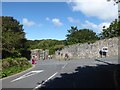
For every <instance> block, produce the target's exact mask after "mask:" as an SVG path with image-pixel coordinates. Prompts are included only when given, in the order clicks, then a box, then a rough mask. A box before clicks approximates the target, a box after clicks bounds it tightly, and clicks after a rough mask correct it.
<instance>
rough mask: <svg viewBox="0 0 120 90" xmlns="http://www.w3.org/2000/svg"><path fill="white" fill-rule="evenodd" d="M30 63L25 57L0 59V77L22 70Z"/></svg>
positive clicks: (28, 66)
mask: <svg viewBox="0 0 120 90" xmlns="http://www.w3.org/2000/svg"><path fill="white" fill-rule="evenodd" d="M30 67H32V65H31V64H30V63H29V62H28V60H27V59H26V58H6V59H3V60H2V72H0V78H3V77H7V76H10V75H13V74H16V73H19V72H21V71H24V70H26V69H28V68H30Z"/></svg>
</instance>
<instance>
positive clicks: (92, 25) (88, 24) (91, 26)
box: [81, 20, 110, 33]
mask: <svg viewBox="0 0 120 90" xmlns="http://www.w3.org/2000/svg"><path fill="white" fill-rule="evenodd" d="M109 25H110V23H109V22H103V23H100V24H95V23H92V22H90V21H88V20H86V21H85V23H84V24H81V26H82V27H83V28H88V29H92V30H95V31H96V32H97V33H100V32H101V31H102V29H103V26H106V28H108V27H109Z"/></svg>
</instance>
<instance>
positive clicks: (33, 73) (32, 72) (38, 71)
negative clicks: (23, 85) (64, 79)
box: [11, 70, 43, 82]
mask: <svg viewBox="0 0 120 90" xmlns="http://www.w3.org/2000/svg"><path fill="white" fill-rule="evenodd" d="M40 72H43V70H37V71H30V72H28V73H26V74H24V75H22V76H20V77H19V78H16V79H14V80H12V81H11V82H14V81H17V80H20V79H23V78H26V77H29V76H32V75H35V74H37V73H40Z"/></svg>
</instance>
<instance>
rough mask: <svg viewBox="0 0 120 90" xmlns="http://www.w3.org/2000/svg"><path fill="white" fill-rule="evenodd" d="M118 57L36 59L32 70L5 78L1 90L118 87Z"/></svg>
mask: <svg viewBox="0 0 120 90" xmlns="http://www.w3.org/2000/svg"><path fill="white" fill-rule="evenodd" d="M118 66H119V65H118V57H117V56H115V57H111V58H98V59H80V60H69V61H57V60H53V59H52V60H44V61H40V60H39V61H37V64H36V65H35V67H34V68H32V69H31V70H28V71H26V72H24V73H21V74H19V75H15V76H13V77H10V78H6V79H3V80H2V88H3V89H2V90H9V89H10V90H13V89H15V90H17V89H19V90H20V89H25V90H39V89H44V88H116V87H119V85H118V83H117V82H118V81H116V80H117V79H116V77H118V76H117V75H116V73H115V71H116V70H117V69H118Z"/></svg>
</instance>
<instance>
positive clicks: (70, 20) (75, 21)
mask: <svg viewBox="0 0 120 90" xmlns="http://www.w3.org/2000/svg"><path fill="white" fill-rule="evenodd" d="M67 19H68V21H69V22H71V23H75V24H78V25H80V21H79V20H76V19H74V18H72V17H67Z"/></svg>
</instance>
